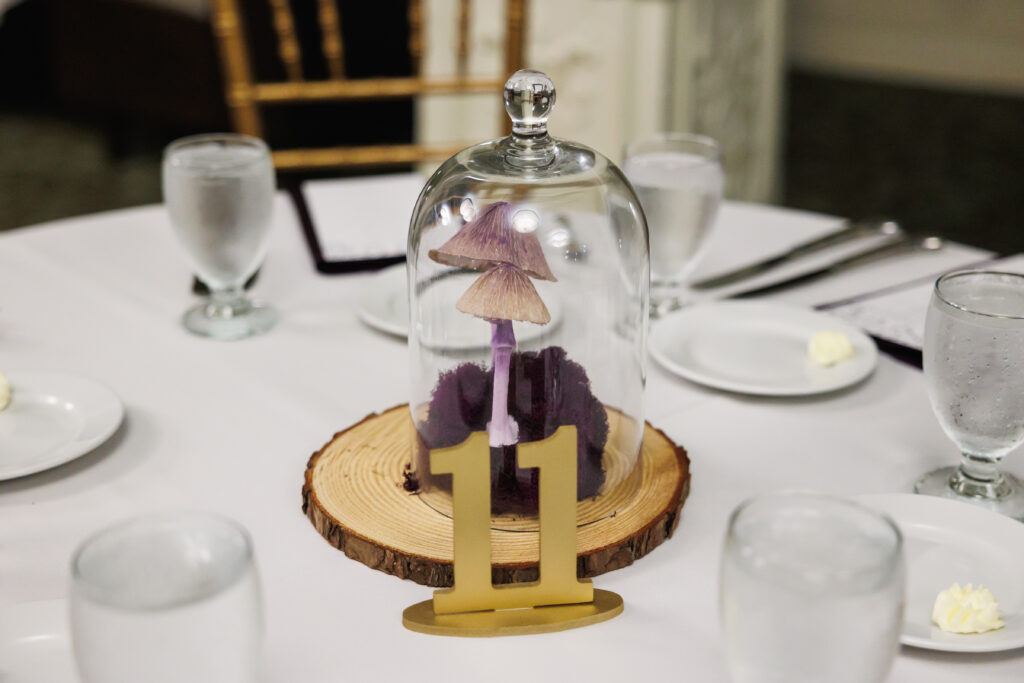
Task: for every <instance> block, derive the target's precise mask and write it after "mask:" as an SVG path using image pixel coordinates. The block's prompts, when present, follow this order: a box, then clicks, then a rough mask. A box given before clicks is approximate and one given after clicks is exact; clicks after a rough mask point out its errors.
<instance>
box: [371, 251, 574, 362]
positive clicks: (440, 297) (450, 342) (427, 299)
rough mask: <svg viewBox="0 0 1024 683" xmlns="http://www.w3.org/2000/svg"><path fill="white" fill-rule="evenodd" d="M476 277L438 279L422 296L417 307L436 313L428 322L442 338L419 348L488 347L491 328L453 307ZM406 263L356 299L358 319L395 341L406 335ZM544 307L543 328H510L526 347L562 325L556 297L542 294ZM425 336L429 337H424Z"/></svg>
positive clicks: (468, 274)
mask: <svg viewBox="0 0 1024 683" xmlns="http://www.w3.org/2000/svg"><path fill="white" fill-rule="evenodd" d="M478 276H479V274H478V273H471V272H466V273H453V274H452V275H450V276H448V277H445V278H441V279H438V280H437V281H436V282H435V283H434V284H433V285H431V286H430V287H429V288H428V289H427V290H426V292H424V294H423V298H422V303H421V305H422V306H424V307H433V308H435V309H436V313H429V314H428V315H427V316H426V317H428V318H436V319H437V320H439V321H440V323H439V324H438V325H437V328H438V329H440V330H444V337H443V338H441V337H438V338H431V337H429V336H428V337H426V338H425V339H424V340H423V343H424V344H425V345H426V346H429V347H431V348H437V349H441V348H443V349H457V350H470V349H480V348H486V347H488V346H489V345H490V343H491V328H490V326H489V325H487V324H485V323H483V322H482V321H481V320H479V319H477V318H474V317H473V316H471V315H466V314H465V313H462V312H460V311H458V310H457V309H456V308H455V302H456V301H457V300H458V299H459V297H460V296H462V293H463V292H465V291H466V290H467V289H468V288H469V286H470V285H471V284H473V282H474V281H475V280H476V278H477V277H478ZM407 286H408V285H407V284H406V274H405V264H404V263H400V264H398V265H395V266H391V267H389V268H385V269H384V270H382V271H380V273H378V274H377V275H375V276H374V277H373V278H371V279H370V280H368V281H367V282H366V284H365V285H364V286H363V290H362V292H360V295H359V309H358V315H359V319H360V320H362V321H363V322H364V323H366V324H367V325H369V326H370V327H372V328H374V329H376V330H380V331H381V332H387V333H388V334H393V335H395V336H397V337H407V336H408V334H409V295H408V292H407V291H406V288H407ZM544 304H545V305H546V306H547V308H548V312H549V313H550V314H551V322H550V323H548V324H547V325H531V324H529V323H514V325H513V327H514V329H515V335H516V339H518V340H519V341H520V342H527V341H530V340H532V339H536V338H538V337H541V336H543V335H545V334H549V333H550V332H551V331H552V330H554V329H555V327H556V326H557V325H558V324H559V323H560V322H561V319H562V307H561V303H560V302H559V301H558V299H557V298H555V297H554V296H551V295H550V293H547V292H546V293H545V296H544ZM428 334H429V332H428Z"/></svg>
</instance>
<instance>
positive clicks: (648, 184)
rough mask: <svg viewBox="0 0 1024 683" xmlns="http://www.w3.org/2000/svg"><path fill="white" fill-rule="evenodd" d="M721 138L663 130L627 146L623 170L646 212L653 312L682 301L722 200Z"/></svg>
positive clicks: (661, 312)
mask: <svg viewBox="0 0 1024 683" xmlns="http://www.w3.org/2000/svg"><path fill="white" fill-rule="evenodd" d="M720 156H721V155H720V152H719V148H718V143H717V142H715V141H714V140H713V139H711V138H709V137H705V136H703V135H692V134H689V133H659V134H656V135H653V136H651V137H647V138H642V139H640V140H636V141H634V142H632V143H630V144H629V145H627V146H626V153H625V163H624V165H623V171H624V172H625V174H626V177H628V178H629V181H630V182H631V183H632V184H633V188H634V189H635V190H636V193H637V196H638V197H639V199H640V205H641V206H642V207H643V210H644V214H645V215H646V217H647V231H648V235H649V237H650V252H651V317H654V318H657V317H660V316H662V315H665V314H666V313H668V312H669V311H672V310H674V309H675V308H677V307H678V305H679V304H680V301H679V294H680V291H681V288H682V287H683V284H684V281H685V278H686V277H687V275H689V274H690V272H691V271H692V270H693V269H694V268H695V267H696V265H697V263H698V261H699V260H700V256H701V254H702V252H703V249H704V247H705V245H706V244H707V238H708V235H709V234H710V232H711V227H712V225H713V224H714V221H715V216H716V215H717V213H718V206H719V204H721V201H722V191H723V187H724V184H725V177H724V175H723V173H722V166H721V159H720Z"/></svg>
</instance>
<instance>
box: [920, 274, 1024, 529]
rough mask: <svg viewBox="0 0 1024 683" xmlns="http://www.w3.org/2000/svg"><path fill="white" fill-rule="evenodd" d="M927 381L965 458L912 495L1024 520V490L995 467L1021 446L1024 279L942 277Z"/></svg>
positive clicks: (928, 345) (930, 320)
mask: <svg viewBox="0 0 1024 683" xmlns="http://www.w3.org/2000/svg"><path fill="white" fill-rule="evenodd" d="M924 376H925V383H926V385H927V387H928V396H929V398H930V399H931V404H932V409H933V410H934V411H935V415H936V417H937V418H938V420H939V424H940V425H941V426H942V429H943V431H945V432H946V436H948V437H949V438H950V439H952V440H953V442H954V443H955V444H956V445H957V446H958V447H959V449H960V452H961V458H960V464H959V465H955V466H950V467H943V468H941V469H938V470H935V471H933V472H929V473H928V474H926V475H924V476H923V477H922V478H921V479H919V480H918V481H917V483H916V485H915V486H914V490H915V491H916V492H918V493H924V494H930V495H936V496H943V497H946V498H953V499H956V500H962V501H967V502H971V503H975V504H978V505H982V506H984V507H987V508H989V509H991V510H994V511H996V512H1000V513H1002V514H1005V515H1008V516H1010V517H1013V518H1015V519H1019V520H1022V521H1024V488H1022V485H1021V483H1020V482H1019V481H1018V480H1016V479H1015V478H1013V477H1012V476H1010V475H1009V474H1007V473H1005V472H1001V471H1000V470H999V468H998V465H999V461H1000V460H1001V459H1002V458H1003V456H1005V455H1006V454H1007V453H1009V452H1010V451H1012V450H1014V449H1015V448H1017V447H1018V446H1019V445H1020V444H1021V443H1022V442H1024V275H1018V274H1016V273H999V272H992V271H961V272H954V273H949V274H947V275H944V276H942V277H941V278H939V279H938V281H937V282H936V283H935V288H934V289H933V290H932V298H931V303H930V304H929V307H928V317H927V320H926V323H925V342H924Z"/></svg>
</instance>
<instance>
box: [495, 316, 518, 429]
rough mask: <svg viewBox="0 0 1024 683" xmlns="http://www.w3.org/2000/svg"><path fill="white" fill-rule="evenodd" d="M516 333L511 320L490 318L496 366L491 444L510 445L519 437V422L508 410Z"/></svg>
mask: <svg viewBox="0 0 1024 683" xmlns="http://www.w3.org/2000/svg"><path fill="white" fill-rule="evenodd" d="M515 347H516V335H515V334H514V333H513V332H512V321H511V320H492V321H491V363H492V365H493V366H494V391H493V394H492V399H491V400H492V403H491V421H490V422H488V423H487V434H488V435H489V441H490V443H491V446H492V447H495V448H497V447H499V446H511V445H513V444H515V443H517V442H518V441H519V425H518V424H516V421H515V420H514V419H513V418H512V416H511V415H509V414H508V366H509V361H510V359H511V357H512V349H514V348H515Z"/></svg>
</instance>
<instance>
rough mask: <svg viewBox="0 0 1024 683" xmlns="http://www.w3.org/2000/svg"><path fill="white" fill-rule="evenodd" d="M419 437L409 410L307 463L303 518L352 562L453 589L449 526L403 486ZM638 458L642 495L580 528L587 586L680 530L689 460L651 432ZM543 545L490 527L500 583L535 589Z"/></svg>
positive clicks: (380, 418) (340, 436) (376, 418)
mask: <svg viewBox="0 0 1024 683" xmlns="http://www.w3.org/2000/svg"><path fill="white" fill-rule="evenodd" d="M412 429H413V426H412V420H411V418H410V416H409V407H408V406H407V405H401V406H396V407H394V408H391V409H389V410H387V411H385V412H383V413H381V414H379V415H370V416H368V417H366V418H365V419H364V420H362V421H361V422H359V423H357V424H355V425H353V426H351V427H349V428H348V429H346V430H344V431H341V432H338V433H337V434H335V435H334V438H333V439H331V441H329V442H328V443H327V444H326V445H325V446H324V447H323V448H321V449H320V450H319V451H317V452H316V453H314V454H313V456H312V457H311V458H310V459H309V464H308V465H307V466H306V480H305V483H304V485H303V487H302V510H303V512H305V513H306V515H307V516H308V517H309V519H310V521H311V522H312V523H313V526H314V527H316V530H317V531H318V532H320V534H321V535H322V536H323V537H324V538H325V539H327V541H328V542H329V543H330V544H331V545H333V546H334V547H336V548H338V549H339V550H341V551H343V552H344V553H345V554H346V555H347V556H348V557H350V558H352V559H354V560H358V561H359V562H362V563H363V564H365V565H367V566H368V567H372V568H374V569H379V570H380V571H383V572H387V573H388V574H394V575H395V576H398V577H400V578H403V579H411V580H413V581H415V582H416V583H420V584H424V585H427V586H437V587H443V586H451V585H452V520H451V517H450V516H449V515H447V514H446V511H445V510H444V509H441V508H439V507H438V506H437V505H435V504H433V503H432V501H430V500H428V498H429V496H425V495H419V494H416V493H409V492H407V491H406V490H405V489H404V488H403V487H402V482H403V472H404V470H405V466H406V465H407V464H408V463H409V462H410V461H411V459H412V454H411V446H412V438H411V437H412V433H411V431H410V430H412ZM640 455H641V458H643V468H642V471H641V474H640V477H639V481H638V484H637V486H636V491H635V494H634V495H632V496H630V497H628V499H622V500H619V501H618V502H619V503H620V504H621V505H619V506H617V507H616V508H615V509H608V510H607V514H605V515H604V516H602V517H600V518H599V519H596V521H592V522H589V523H587V524H582V525H580V526H579V527H578V530H577V534H576V544H577V547H576V550H577V555H578V558H577V573H578V575H579V576H580V577H581V578H585V577H591V576H597V575H598V574H603V573H605V572H608V571H611V570H613V569H619V568H621V567H625V566H627V565H630V564H632V563H633V562H634V561H635V560H637V559H639V558H641V557H643V556H644V555H646V554H647V553H649V552H651V550H653V549H654V548H656V547H657V546H659V545H661V543H663V542H664V541H665V539H667V538H668V537H670V536H671V535H672V532H673V531H675V528H676V524H678V522H679V511H680V509H681V508H682V505H683V501H684V500H686V496H687V494H688V493H689V490H690V461H689V458H687V457H686V451H685V450H684V449H683V448H682V447H680V446H677V445H675V444H674V443H673V442H672V441H671V440H670V439H669V438H668V437H667V436H665V434H664V433H663V432H662V431H660V430H658V429H655V428H654V427H652V426H651V425H650V423H648V424H647V425H646V428H645V430H644V439H643V447H642V449H641V454H640ZM607 457H609V454H608V453H606V458H607ZM620 498H621V497H620ZM609 499H611V497H609ZM598 501H600V498H599V499H598ZM584 504H585V503H584ZM538 538H539V535H538V534H537V533H535V532H534V533H531V532H530V531H529V530H528V529H524V528H505V527H504V526H502V528H492V530H491V561H492V575H493V577H492V578H493V581H494V583H496V584H500V583H518V582H523V581H535V580H537V578H538V569H537V553H538Z"/></svg>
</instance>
